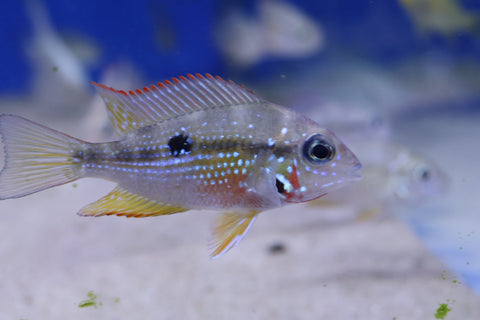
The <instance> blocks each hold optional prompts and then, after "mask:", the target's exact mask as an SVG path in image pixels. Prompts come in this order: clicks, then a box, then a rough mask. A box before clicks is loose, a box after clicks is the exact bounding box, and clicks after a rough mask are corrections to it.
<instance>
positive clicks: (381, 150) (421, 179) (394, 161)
mask: <svg viewBox="0 0 480 320" xmlns="http://www.w3.org/2000/svg"><path fill="white" fill-rule="evenodd" d="M349 145H350V146H351V148H352V149H353V150H354V151H356V154H358V155H359V156H361V158H362V164H363V167H362V175H363V177H364V178H363V179H362V181H359V182H358V183H356V184H352V185H349V186H347V187H346V188H344V189H342V190H341V191H342V192H337V191H335V192H332V193H331V194H329V197H328V199H318V200H315V201H311V202H310V203H309V205H310V206H313V207H318V206H325V205H334V206H342V207H352V208H354V210H355V211H356V215H357V216H358V217H372V216H377V215H378V214H379V213H381V212H382V211H389V210H391V209H392V208H396V207H398V206H412V205H418V204H420V203H422V202H424V201H427V200H428V199H431V198H435V197H438V196H440V195H444V194H445V193H446V192H447V190H448V186H449V178H448V176H447V174H446V173H445V172H444V170H442V169H441V168H440V167H439V166H438V165H437V164H436V163H435V162H434V161H433V160H430V159H429V158H427V157H425V156H423V155H421V154H417V153H416V152H413V151H411V150H410V149H409V148H407V147H406V146H403V145H399V144H396V143H392V142H391V141H389V140H385V141H368V142H365V141H363V142H359V141H357V142H355V141H354V140H352V141H349Z"/></svg>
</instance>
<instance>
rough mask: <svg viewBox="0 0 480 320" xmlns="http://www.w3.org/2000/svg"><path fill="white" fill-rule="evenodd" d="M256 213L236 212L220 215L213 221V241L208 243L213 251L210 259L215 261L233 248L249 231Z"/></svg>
mask: <svg viewBox="0 0 480 320" xmlns="http://www.w3.org/2000/svg"><path fill="white" fill-rule="evenodd" d="M258 213H259V212H258V211H250V213H248V214H241V213H236V212H232V213H224V214H221V215H220V216H219V217H218V218H217V220H216V221H215V225H214V229H213V233H214V239H213V240H212V241H211V243H210V249H213V252H212V254H211V256H210V257H211V259H212V260H213V259H216V258H218V257H220V256H221V255H222V254H224V253H225V252H227V251H228V250H230V249H231V248H233V247H235V246H236V245H237V244H238V243H239V242H240V241H241V240H242V239H243V237H244V236H245V234H246V233H247V231H248V230H249V229H250V227H251V226H252V224H253V222H254V221H255V219H256V217H257V214H258Z"/></svg>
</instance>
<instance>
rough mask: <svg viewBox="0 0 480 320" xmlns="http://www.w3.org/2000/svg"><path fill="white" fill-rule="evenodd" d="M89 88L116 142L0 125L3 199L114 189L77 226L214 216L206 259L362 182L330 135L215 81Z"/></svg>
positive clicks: (10, 122) (20, 122) (17, 120)
mask: <svg viewBox="0 0 480 320" xmlns="http://www.w3.org/2000/svg"><path fill="white" fill-rule="evenodd" d="M92 84H93V85H94V86H95V88H96V89H97V91H98V93H99V94H100V96H101V97H102V98H103V100H104V101H105V104H106V107H107V110H108V114H109V119H110V120H111V122H112V125H113V128H114V131H115V132H116V133H117V134H118V135H119V136H120V138H119V139H118V140H114V141H111V142H105V143H89V142H85V141H83V140H80V139H77V138H73V137H71V136H68V135H66V134H64V133H61V132H59V131H56V130H53V129H50V128H47V127H45V126H43V125H41V124H37V123H35V122H32V121H30V120H27V119H24V118H22V117H19V116H16V115H9V114H3V115H1V116H0V134H1V135H2V139H3V144H4V150H5V166H4V168H3V170H2V171H1V172H0V199H1V200H3V199H11V198H19V197H23V196H26V195H29V194H32V193H35V192H39V191H41V190H44V189H48V188H51V187H55V186H58V185H62V184H65V183H68V182H71V181H75V180H77V179H80V178H83V177H94V178H102V179H107V180H111V181H114V182H116V183H117V186H116V187H115V188H114V189H113V190H112V191H111V192H110V193H108V194H107V195H106V196H104V197H102V198H100V199H99V200H97V201H96V202H94V203H91V204H89V205H87V206H85V207H84V208H82V209H81V210H80V211H79V213H78V214H79V215H80V216H94V217H99V216H109V215H117V216H125V217H137V218H140V217H153V216H161V215H167V214H173V213H178V212H184V211H188V210H192V209H207V210H216V211H222V213H221V214H220V215H219V216H218V218H217V219H216V220H215V222H214V226H213V240H212V241H210V244H209V247H210V250H211V251H212V253H211V258H212V259H214V258H218V257H219V256H221V255H222V254H224V253H225V252H226V251H228V250H229V249H231V248H232V247H234V246H236V245H237V244H238V243H239V242H240V241H241V240H242V239H243V237H244V236H245V234H246V233H247V231H248V230H249V229H250V227H251V226H252V224H253V222H254V221H255V219H256V218H257V216H258V214H259V213H260V212H262V211H265V210H269V209H273V208H278V207H281V206H284V205H286V204H289V203H298V202H305V201H310V200H312V199H315V198H318V197H321V196H324V195H325V194H327V193H328V192H330V191H332V190H335V189H338V188H340V187H342V186H344V185H348V184H349V183H351V182H353V181H355V180H358V179H359V178H360V173H359V169H360V167H361V164H360V162H359V160H358V159H357V157H356V156H355V155H354V154H353V153H352V152H351V151H350V150H349V149H348V148H347V146H345V144H343V143H342V142H341V140H340V139H339V138H337V137H336V136H335V134H334V133H333V132H331V131H329V130H328V129H324V128H321V127H320V126H319V125H318V124H317V123H316V122H314V121H313V120H311V119H309V118H307V117H306V116H304V115H301V114H299V113H297V112H295V111H293V110H290V109H287V108H285V107H282V106H278V105H275V104H273V103H270V102H267V101H266V100H264V99H263V98H261V97H260V96H258V95H256V94H255V93H253V92H252V91H250V90H248V89H246V88H245V87H243V86H240V85H237V84H235V83H234V82H232V81H226V80H223V79H222V78H221V77H218V76H217V77H214V76H212V75H210V74H205V75H201V74H198V73H197V74H195V75H193V74H188V75H186V76H179V77H176V78H172V80H165V81H164V82H159V83H158V84H156V85H151V86H148V87H143V88H142V89H136V90H129V91H124V90H116V89H113V88H111V87H107V86H105V85H102V84H98V83H95V82H92Z"/></svg>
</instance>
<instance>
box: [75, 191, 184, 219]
mask: <svg viewBox="0 0 480 320" xmlns="http://www.w3.org/2000/svg"><path fill="white" fill-rule="evenodd" d="M187 210H189V209H185V208H182V207H175V206H170V205H167V204H164V203H160V202H155V201H152V200H149V199H146V198H144V197H142V196H139V195H136V194H133V193H130V192H129V191H127V190H125V189H123V188H121V187H116V188H115V189H113V190H112V192H110V193H109V194H107V195H106V196H104V197H103V198H100V199H98V200H97V201H95V202H94V203H91V204H89V205H87V206H86V207H84V208H82V209H81V210H80V212H78V214H79V215H81V216H94V217H99V216H110V215H117V216H125V217H127V218H144V217H154V216H160V215H166V214H172V213H177V212H182V211H187Z"/></svg>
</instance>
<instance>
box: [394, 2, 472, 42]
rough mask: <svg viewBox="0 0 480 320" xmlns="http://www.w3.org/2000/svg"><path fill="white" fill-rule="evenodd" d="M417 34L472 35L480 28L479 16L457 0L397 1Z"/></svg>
mask: <svg viewBox="0 0 480 320" xmlns="http://www.w3.org/2000/svg"><path fill="white" fill-rule="evenodd" d="M398 2H399V4H400V5H401V6H402V7H403V9H404V10H405V11H406V12H407V14H408V15H409V17H410V18H411V20H412V21H413V23H414V24H415V26H416V28H417V29H418V31H419V33H421V34H424V35H430V34H437V35H441V36H444V37H452V36H455V35H456V34H457V33H461V32H466V33H471V34H473V32H474V31H476V32H478V28H479V27H480V19H479V15H478V14H476V13H475V11H473V10H469V9H467V8H465V7H464V6H463V4H462V1H458V0H398Z"/></svg>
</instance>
